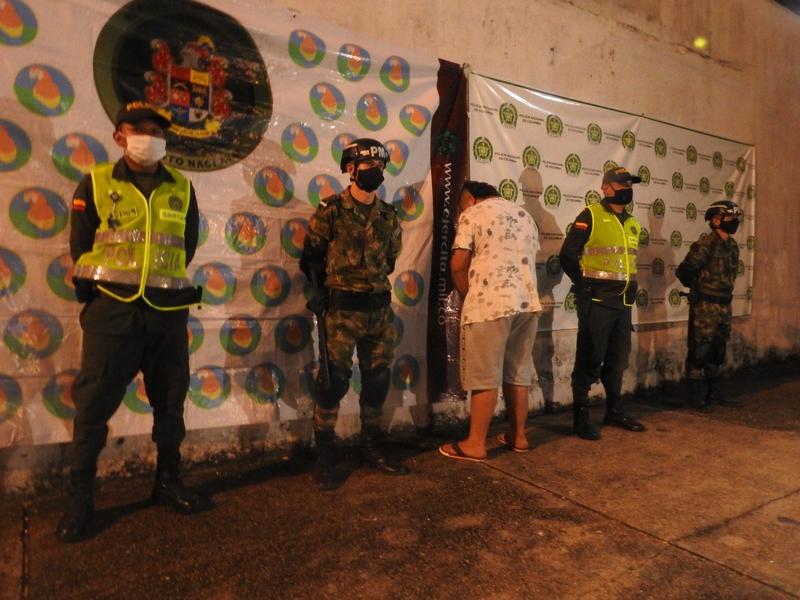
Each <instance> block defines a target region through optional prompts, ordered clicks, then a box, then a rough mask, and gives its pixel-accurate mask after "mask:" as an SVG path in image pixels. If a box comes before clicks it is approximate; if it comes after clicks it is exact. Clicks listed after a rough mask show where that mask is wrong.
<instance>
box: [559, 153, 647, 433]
mask: <svg viewBox="0 0 800 600" xmlns="http://www.w3.org/2000/svg"><path fill="white" fill-rule="evenodd" d="M641 181H642V179H641V178H640V177H636V176H635V175H631V174H630V173H628V171H626V170H625V169H624V168H620V167H618V168H615V169H611V170H609V171H607V172H606V173H605V175H603V185H602V191H603V195H604V198H603V199H602V200H601V201H600V203H598V204H593V205H591V206H588V207H587V208H586V209H584V210H583V211H582V212H581V213H580V214H579V215H578V216H577V218H576V219H575V221H574V222H573V223H572V227H571V229H570V230H569V231H568V232H567V235H566V238H565V239H564V244H563V246H562V247H561V252H560V254H559V259H560V260H561V267H562V268H563V269H564V273H566V274H567V276H568V277H569V278H570V279H571V280H572V284H573V285H572V291H573V292H574V294H575V300H576V304H577V310H578V341H577V349H576V352H575V366H574V369H573V371H572V394H573V404H572V408H573V428H574V433H575V434H576V435H577V436H578V437H581V438H583V439H586V440H598V439H600V431H599V430H598V429H597V428H596V427H595V426H594V424H593V423H592V421H591V417H590V413H589V403H588V395H589V388H591V386H592V384H593V383H594V382H595V381H597V380H598V379H600V381H602V383H603V387H604V388H605V392H606V413H605V418H604V419H603V423H604V424H605V425H616V426H618V427H622V428H623V429H626V430H628V431H645V427H644V425H642V424H641V423H640V422H639V421H637V420H636V419H634V418H633V417H631V416H630V415H628V414H626V413H625V412H623V410H622V408H621V406H620V403H621V397H620V396H621V391H622V374H623V373H624V372H625V369H626V368H627V366H628V355H629V354H630V351H631V329H632V326H631V307H632V306H633V303H634V300H635V298H636V252H637V249H638V247H639V232H640V231H641V225H639V222H638V221H637V220H636V218H635V217H633V215H631V214H630V213H628V211H626V210H625V208H626V206H627V205H628V204H630V203H631V202H632V201H633V188H632V184H634V183H640V182H641Z"/></svg>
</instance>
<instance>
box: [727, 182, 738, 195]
mask: <svg viewBox="0 0 800 600" xmlns="http://www.w3.org/2000/svg"><path fill="white" fill-rule="evenodd" d="M735 191H736V184H735V183H733V182H732V181H726V182H725V197H726V198H733V193H734V192H735Z"/></svg>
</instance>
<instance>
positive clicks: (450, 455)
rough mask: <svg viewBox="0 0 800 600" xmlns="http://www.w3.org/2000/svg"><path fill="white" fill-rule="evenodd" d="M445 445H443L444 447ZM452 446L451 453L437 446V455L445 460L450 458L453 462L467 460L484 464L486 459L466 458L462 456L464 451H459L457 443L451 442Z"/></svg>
mask: <svg viewBox="0 0 800 600" xmlns="http://www.w3.org/2000/svg"><path fill="white" fill-rule="evenodd" d="M446 445H447V444H445V446H446ZM451 446H453V452H450V451H448V450H445V449H444V446H439V454H441V455H442V456H446V457H447V458H452V459H455V460H469V461H472V462H484V461H485V460H486V458H478V457H476V456H467V455H466V454H464V451H463V450H462V449H461V446H459V445H458V442H453V443H452V444H451Z"/></svg>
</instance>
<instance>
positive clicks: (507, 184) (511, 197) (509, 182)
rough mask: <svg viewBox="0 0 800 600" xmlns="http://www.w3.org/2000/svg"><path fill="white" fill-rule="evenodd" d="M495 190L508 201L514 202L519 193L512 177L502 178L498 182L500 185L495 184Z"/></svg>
mask: <svg viewBox="0 0 800 600" xmlns="http://www.w3.org/2000/svg"><path fill="white" fill-rule="evenodd" d="M497 190H498V191H499V192H500V195H501V196H502V197H503V198H505V199H506V200H508V201H509V202H514V201H515V200H516V199H517V194H518V193H519V189H518V188H517V184H516V183H515V182H514V180H513V179H503V181H501V182H500V185H498V186H497Z"/></svg>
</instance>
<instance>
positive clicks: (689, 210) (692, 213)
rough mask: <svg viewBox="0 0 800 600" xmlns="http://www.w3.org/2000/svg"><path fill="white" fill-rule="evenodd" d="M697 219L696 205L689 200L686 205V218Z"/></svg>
mask: <svg viewBox="0 0 800 600" xmlns="http://www.w3.org/2000/svg"><path fill="white" fill-rule="evenodd" d="M695 219H697V207H696V206H695V205H694V202H689V204H687V205H686V220H687V221H694V220H695Z"/></svg>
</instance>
